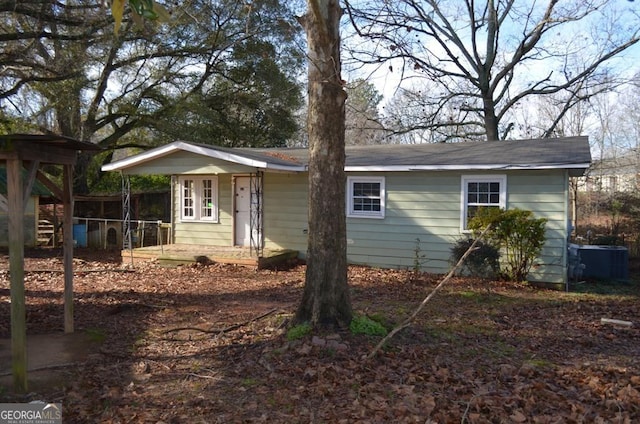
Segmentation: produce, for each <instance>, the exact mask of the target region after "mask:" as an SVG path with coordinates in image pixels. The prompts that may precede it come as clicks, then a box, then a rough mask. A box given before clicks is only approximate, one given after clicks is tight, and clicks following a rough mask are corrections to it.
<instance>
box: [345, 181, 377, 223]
mask: <svg viewBox="0 0 640 424" xmlns="http://www.w3.org/2000/svg"><path fill="white" fill-rule="evenodd" d="M384 201H385V189H384V177H348V178H347V216H348V217H349V218H380V219H381V218H384Z"/></svg>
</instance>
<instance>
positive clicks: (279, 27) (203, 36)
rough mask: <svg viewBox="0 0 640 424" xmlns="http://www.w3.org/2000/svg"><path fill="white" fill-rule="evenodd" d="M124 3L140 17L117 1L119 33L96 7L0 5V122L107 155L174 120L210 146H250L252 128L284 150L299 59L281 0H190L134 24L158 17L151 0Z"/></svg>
mask: <svg viewBox="0 0 640 424" xmlns="http://www.w3.org/2000/svg"><path fill="white" fill-rule="evenodd" d="M130 4H131V5H132V6H133V11H136V10H137V11H138V12H139V15H138V14H136V13H133V12H132V10H131V9H130V8H129V7H128V6H127V5H125V2H124V1H123V0H115V1H114V2H113V5H114V9H113V10H114V16H116V19H115V20H116V21H117V22H121V27H122V28H121V29H120V31H118V32H117V34H114V19H113V18H112V17H111V16H110V15H109V14H107V13H105V10H104V8H103V7H102V6H101V4H100V2H96V1H95V0H73V1H67V2H50V1H49V0H35V1H32V2H7V3H5V4H3V5H0V16H2V19H1V20H0V26H2V31H1V32H2V36H0V40H2V43H3V49H2V50H1V51H0V64H2V73H1V74H0V110H1V112H2V115H3V117H5V118H7V119H8V122H12V121H13V122H14V123H15V122H18V121H23V122H29V123H33V127H34V128H37V129H39V130H41V131H51V132H55V133H59V134H62V135H65V136H69V137H73V138H76V139H80V140H84V141H91V142H94V143H96V144H97V145H99V146H100V147H103V148H105V149H107V150H108V151H110V152H112V151H114V150H115V149H119V148H124V147H131V146H135V147H149V146H150V145H155V144H157V143H162V142H165V141H167V139H170V138H171V137H174V136H175V135H176V133H175V132H169V130H170V129H172V130H173V129H183V128H184V127H182V128H181V126H180V125H176V122H178V123H181V124H182V123H184V125H185V126H188V127H189V128H190V129H191V132H187V133H182V134H189V135H194V138H197V140H198V141H203V142H208V143H212V144H225V145H233V144H241V143H246V142H247V141H246V140H245V139H242V137H251V136H252V135H255V134H256V133H259V132H260V133H262V134H266V135H264V136H263V137H262V138H259V139H257V140H256V142H257V143H258V144H259V145H265V144H266V145H269V144H272V143H274V142H277V143H278V144H280V143H282V141H281V140H282V138H284V139H286V137H287V135H290V134H291V133H293V132H294V130H295V128H294V125H293V124H292V118H291V116H292V115H293V114H294V113H295V110H296V108H297V107H298V106H299V104H300V102H301V100H300V98H301V93H300V87H299V85H298V84H297V83H296V82H295V81H296V78H297V77H298V75H299V71H300V69H301V66H302V59H303V58H302V54H301V52H300V49H299V48H298V44H297V43H298V42H299V36H300V31H299V30H298V29H297V28H299V27H298V26H297V25H296V23H295V22H294V17H293V14H292V13H290V11H289V10H288V8H287V6H288V4H287V3H285V2H281V1H279V0H258V1H253V2H251V3H243V2H237V1H234V0H211V1H209V0H194V1H191V2H189V3H188V5H186V4H185V5H184V7H172V8H171V19H168V20H164V21H162V20H159V21H158V22H156V23H152V22H150V21H149V20H147V19H144V20H141V19H139V18H140V16H142V17H149V16H160V15H165V14H166V12H165V11H164V9H162V8H161V7H159V5H158V3H154V2H152V1H149V0H140V1H134V2H131V3H130ZM118 11H119V13H117V12H118ZM154 14H155V15H154ZM160 17H162V16H160ZM249 82H250V83H251V84H252V85H250V86H248V83H249ZM274 93H278V94H279V96H273V95H274ZM265 98H269V99H270V102H267V101H265ZM258 103H260V104H261V105H262V106H263V108H262V109H257V110H256V108H255V107H254V106H255V105H256V104H258ZM221 110H224V111H228V113H226V114H222V113H220V111H221ZM223 119H224V121H223ZM169 124H172V125H173V126H172V125H169ZM213 124H215V125H213ZM234 127H235V128H240V127H242V128H245V129H247V131H246V132H237V131H236V132H234V131H232V130H230V128H234ZM11 131H12V129H11V128H8V132H11ZM270 132H271V133H270ZM141 135H144V137H140V136H141ZM252 141H254V140H253V139H252V140H249V142H252ZM101 157H103V158H104V160H109V158H110V156H109V155H104V156H101ZM90 162H91V157H90V156H86V155H85V156H83V157H81V158H80V159H79V160H78V164H77V166H76V176H75V181H74V190H75V192H77V193H86V192H87V191H88V190H89V185H88V173H89V169H91V167H90ZM97 168H98V167H94V169H97Z"/></svg>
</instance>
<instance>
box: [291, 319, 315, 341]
mask: <svg viewBox="0 0 640 424" xmlns="http://www.w3.org/2000/svg"><path fill="white" fill-rule="evenodd" d="M311 329H312V327H311V324H308V323H304V324H298V325H296V326H294V327H291V328H290V329H289V331H287V340H289V341H290V342H291V341H294V340H298V339H301V338H303V337H304V336H306V335H307V334H310V333H311Z"/></svg>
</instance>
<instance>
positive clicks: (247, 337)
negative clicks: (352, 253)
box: [0, 252, 640, 423]
mask: <svg viewBox="0 0 640 424" xmlns="http://www.w3.org/2000/svg"><path fill="white" fill-rule="evenodd" d="M80 253H85V254H86V256H83V257H82V259H81V260H77V261H76V262H75V267H76V270H77V271H78V272H76V275H75V278H74V285H75V293H76V314H75V316H76V327H77V328H78V331H86V332H88V333H89V332H91V333H92V334H100V335H102V336H103V338H104V340H103V341H102V344H101V347H100V349H99V350H98V351H95V352H92V354H91V355H90V356H89V357H88V358H87V361H86V362H85V363H83V364H81V365H80V366H78V367H77V370H75V372H74V374H73V375H72V376H67V377H66V379H65V380H64V381H65V383H64V387H62V388H60V387H57V388H56V389H55V390H53V389H49V390H48V391H46V390H45V391H42V392H40V393H36V394H34V395H32V396H38V398H45V399H46V400H48V401H60V402H62V403H63V408H64V411H65V422H78V423H80V422H106V423H109V422H113V423H116V422H130V423H146V422H150V423H160V422H165V423H169V422H176V423H179V422H192V421H196V422H198V421H199V422H208V423H244V422H251V423H259V422H269V423H290V422H336V423H353V422H358V423H387V422H394V423H417V422H419V423H446V422H465V423H489V422H514V423H525V422H532V423H560V422H562V423H564V422H623V423H624V422H634V421H638V420H640V377H639V376H640V368H639V365H638V358H639V357H640V343H638V340H639V339H640V333H639V330H638V328H637V327H631V328H617V327H613V326H610V325H602V324H601V322H600V320H601V318H602V317H613V318H620V319H625V320H630V321H634V322H639V321H640V303H639V302H638V298H637V295H636V296H626V297H625V296H619V297H611V296H595V295H579V294H566V293H561V292H552V291H545V290H538V289H533V288H531V287H527V286H517V287H516V286H511V285H508V284H504V283H496V284H495V285H494V286H493V287H492V292H491V293H488V292H487V290H486V288H485V287H484V286H483V285H482V284H480V283H479V282H475V281H472V280H465V279H456V280H455V281H452V282H451V284H450V286H447V287H445V288H443V290H442V292H441V293H439V294H438V295H436V296H435V297H434V298H433V299H432V301H431V302H430V303H429V304H428V305H427V306H426V307H425V310H424V311H422V313H421V314H420V316H419V317H418V319H417V321H416V322H415V323H414V324H412V325H411V326H410V327H409V328H407V329H405V330H403V331H402V332H400V333H399V334H397V335H396V336H395V337H394V338H393V339H392V340H391V341H390V343H389V344H388V345H387V346H385V347H384V348H383V349H382V350H381V351H380V352H379V354H378V355H377V356H376V357H375V358H373V359H371V360H369V361H365V360H362V358H363V357H364V356H366V355H367V353H369V352H370V351H371V349H372V348H373V346H375V344H376V342H377V341H378V340H379V339H374V338H368V337H366V336H360V335H359V336H354V335H351V334H349V333H340V334H315V335H310V336H309V337H307V338H303V339H301V340H297V341H293V342H288V341H287V340H286V337H285V334H284V333H285V329H286V323H287V321H288V319H289V318H290V317H291V314H292V313H293V311H294V310H295V308H296V306H297V302H298V300H299V298H300V296H301V290H302V284H303V282H304V267H302V266H299V267H296V268H293V269H291V270H289V271H278V272H275V271H255V270H252V269H248V268H242V267H235V266H230V265H224V266H222V265H210V266H194V267H189V266H185V267H180V268H175V269H166V268H161V267H158V266H156V265H155V264H153V263H145V264H142V265H139V266H136V268H135V269H133V270H132V271H131V272H121V271H118V270H119V269H121V268H122V266H121V263H120V261H119V257H118V256H117V255H116V254H113V255H111V256H109V255H105V254H104V252H98V253H97V254H95V253H94V254H91V252H80ZM3 261H4V262H3ZM6 262H7V258H6V257H4V258H1V257H0V263H6ZM25 264H26V269H31V270H36V269H40V270H43V271H42V272H32V273H27V278H26V283H25V284H26V289H27V314H28V315H27V322H28V332H29V333H30V334H35V333H50V332H56V331H59V329H60V328H61V325H62V292H63V275H62V274H61V273H60V272H56V270H57V269H62V263H61V257H60V258H59V257H47V256H44V255H43V256H41V257H27V258H26V261H25ZM5 268H8V266H6V267H5ZM82 269H84V270H85V272H80V270H82ZM44 270H49V271H44ZM0 275H1V276H2V282H1V283H0V335H1V336H2V337H8V335H9V327H8V317H9V303H8V299H9V292H8V279H7V276H6V272H2V271H0ZM349 281H350V284H351V289H352V290H351V291H352V298H353V302H354V307H355V309H356V310H358V311H360V312H362V313H366V314H367V315H369V316H378V317H382V318H383V319H384V322H385V323H386V325H388V326H392V325H394V324H397V323H400V322H402V321H403V320H404V319H406V318H407V317H408V316H409V315H410V314H411V312H412V311H413V310H414V309H415V307H416V306H417V305H418V304H419V302H420V301H421V300H422V299H423V298H424V297H425V296H426V295H428V293H429V292H430V290H431V289H432V288H433V287H434V286H435V284H436V283H437V278H436V277H433V278H431V277H430V276H426V275H425V276H423V278H420V279H409V278H408V277H407V273H406V272H404V271H399V270H377V269H368V268H362V267H352V268H350V270H349ZM256 317H260V318H258V319H256ZM178 328H180V329H181V330H177V331H172V329H174V330H175V329H178ZM189 329H192V330H189ZM203 329H204V330H207V331H204V332H203V331H200V330H203ZM211 329H216V330H219V329H226V331H212V332H208V331H209V330H211ZM2 393H6V391H5V392H3V391H2V390H0V398H2V400H4V398H3V396H4V395H3V394H2ZM5 397H8V395H7V396H5Z"/></svg>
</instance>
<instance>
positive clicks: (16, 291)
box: [7, 154, 27, 393]
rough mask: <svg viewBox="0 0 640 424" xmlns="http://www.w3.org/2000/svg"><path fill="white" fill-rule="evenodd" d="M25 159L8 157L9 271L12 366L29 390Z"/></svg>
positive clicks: (19, 387) (16, 383)
mask: <svg viewBox="0 0 640 424" xmlns="http://www.w3.org/2000/svg"><path fill="white" fill-rule="evenodd" d="M22 189H23V184H22V160H21V159H20V157H19V156H18V155H17V154H16V155H15V156H12V157H10V158H8V159H7V197H8V203H9V273H10V275H11V358H12V363H11V369H12V372H13V389H14V391H15V392H16V393H26V392H27V323H26V321H27V320H26V307H25V296H24V226H23V225H24V222H23V221H24V220H23V216H24V193H23V191H22Z"/></svg>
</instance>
